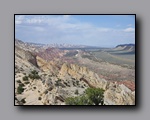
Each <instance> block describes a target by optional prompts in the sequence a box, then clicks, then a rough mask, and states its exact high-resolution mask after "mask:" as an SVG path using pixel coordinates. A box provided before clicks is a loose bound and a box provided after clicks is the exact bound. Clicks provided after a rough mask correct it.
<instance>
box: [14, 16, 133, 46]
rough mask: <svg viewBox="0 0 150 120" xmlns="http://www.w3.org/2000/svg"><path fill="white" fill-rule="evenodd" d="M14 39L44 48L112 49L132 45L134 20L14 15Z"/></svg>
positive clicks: (126, 18) (102, 17)
mask: <svg viewBox="0 0 150 120" xmlns="http://www.w3.org/2000/svg"><path fill="white" fill-rule="evenodd" d="M15 37H16V38H17V39H20V40H22V41H25V42H34V43H43V44H53V43H58V44H63V43H67V44H76V45H90V46H100V47H115V46H116V45H118V44H128V43H135V16H134V15H15Z"/></svg>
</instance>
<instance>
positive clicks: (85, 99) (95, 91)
mask: <svg viewBox="0 0 150 120" xmlns="http://www.w3.org/2000/svg"><path fill="white" fill-rule="evenodd" d="M65 103H66V104H67V105H99V104H100V105H104V90H103V89H100V88H87V89H86V90H85V94H83V95H82V96H79V97H69V98H67V99H66V100H65Z"/></svg>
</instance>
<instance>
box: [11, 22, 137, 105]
mask: <svg viewBox="0 0 150 120" xmlns="http://www.w3.org/2000/svg"><path fill="white" fill-rule="evenodd" d="M16 21H17V19H16ZM16 23H17V22H16ZM18 23H19V22H18ZM19 24H20V23H19ZM16 26H17V24H16ZM16 32H17V30H16ZM16 36H17V35H16ZM14 41H15V63H14V64H15V80H14V82H15V101H14V102H15V105H135V44H131V43H127V44H117V45H116V46H114V47H103V46H100V47H99V46H94V45H85V44H70V43H50V44H45V43H39V42H36V41H35V42H26V41H24V40H22V39H18V38H15V40H14Z"/></svg>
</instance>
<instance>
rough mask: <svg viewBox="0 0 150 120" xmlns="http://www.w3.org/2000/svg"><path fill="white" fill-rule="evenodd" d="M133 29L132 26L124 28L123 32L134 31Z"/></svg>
mask: <svg viewBox="0 0 150 120" xmlns="http://www.w3.org/2000/svg"><path fill="white" fill-rule="evenodd" d="M134 31H135V29H134V28H131V27H130V28H126V29H124V32H134Z"/></svg>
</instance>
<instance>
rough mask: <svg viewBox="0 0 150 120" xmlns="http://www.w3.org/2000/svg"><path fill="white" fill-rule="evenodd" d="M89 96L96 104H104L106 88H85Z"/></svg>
mask: <svg viewBox="0 0 150 120" xmlns="http://www.w3.org/2000/svg"><path fill="white" fill-rule="evenodd" d="M85 93H86V95H87V97H88V98H89V99H90V101H91V102H92V103H94V105H99V104H101V105H103V104H104V90H103V89H101V88H87V89H86V90H85Z"/></svg>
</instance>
